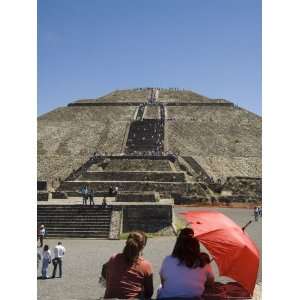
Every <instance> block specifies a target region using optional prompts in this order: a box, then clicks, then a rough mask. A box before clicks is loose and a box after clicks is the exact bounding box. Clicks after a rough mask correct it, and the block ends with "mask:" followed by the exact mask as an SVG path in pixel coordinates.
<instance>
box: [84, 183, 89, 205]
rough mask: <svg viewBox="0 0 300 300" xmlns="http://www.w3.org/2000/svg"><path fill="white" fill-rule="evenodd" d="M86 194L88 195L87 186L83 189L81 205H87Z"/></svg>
mask: <svg viewBox="0 0 300 300" xmlns="http://www.w3.org/2000/svg"><path fill="white" fill-rule="evenodd" d="M88 194H89V190H88V187H87V186H85V187H84V188H83V199H82V200H83V205H87V199H88V197H89V196H88Z"/></svg>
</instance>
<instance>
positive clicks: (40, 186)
mask: <svg viewBox="0 0 300 300" xmlns="http://www.w3.org/2000/svg"><path fill="white" fill-rule="evenodd" d="M37 190H38V191H47V181H44V180H38V182H37Z"/></svg>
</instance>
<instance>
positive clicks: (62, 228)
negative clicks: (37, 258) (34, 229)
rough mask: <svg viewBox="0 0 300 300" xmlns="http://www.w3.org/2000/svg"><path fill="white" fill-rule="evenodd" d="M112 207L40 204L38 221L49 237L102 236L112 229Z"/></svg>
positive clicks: (106, 235) (104, 236)
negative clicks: (44, 227)
mask: <svg viewBox="0 0 300 300" xmlns="http://www.w3.org/2000/svg"><path fill="white" fill-rule="evenodd" d="M111 212H112V209H111V208H110V209H108V208H106V209H104V208H101V206H100V205H98V206H95V207H84V206H81V205H54V204H53V205H38V209H37V221H38V223H39V224H45V226H46V229H47V237H85V238H87V237H95V238H96V237H102V238H107V237H108V235H109V231H110V222H111Z"/></svg>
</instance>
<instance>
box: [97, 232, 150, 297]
mask: <svg viewBox="0 0 300 300" xmlns="http://www.w3.org/2000/svg"><path fill="white" fill-rule="evenodd" d="M146 241H147V237H146V236H145V234H144V233H142V232H132V233H130V234H129V236H128V238H127V241H126V245H125V247H124V249H123V253H119V254H116V255H114V256H112V257H111V258H110V259H109V261H108V263H106V264H105V265H104V271H103V272H102V274H103V277H104V278H105V279H106V291H105V295H104V298H121V299H129V298H143V299H148V298H151V296H152V294H153V271H152V266H151V264H150V263H149V262H148V261H147V260H145V259H144V258H143V257H142V254H141V253H142V250H143V249H144V247H145V245H146Z"/></svg>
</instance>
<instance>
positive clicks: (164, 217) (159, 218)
mask: <svg viewBox="0 0 300 300" xmlns="http://www.w3.org/2000/svg"><path fill="white" fill-rule="evenodd" d="M172 223H173V205H171V204H170V205H159V204H154V205H149V204H142V205H126V206H124V207H123V232H130V231H133V230H142V231H145V232H150V233H155V232H158V231H161V230H163V229H165V228H167V227H171V226H172Z"/></svg>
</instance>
